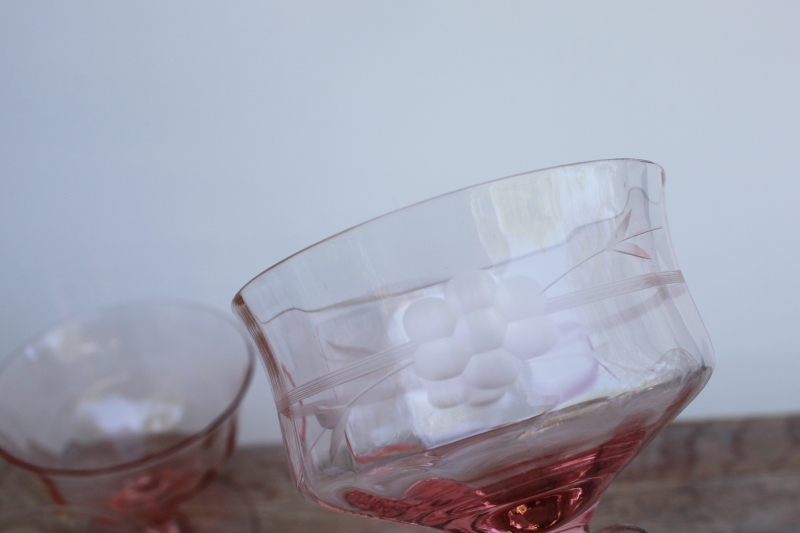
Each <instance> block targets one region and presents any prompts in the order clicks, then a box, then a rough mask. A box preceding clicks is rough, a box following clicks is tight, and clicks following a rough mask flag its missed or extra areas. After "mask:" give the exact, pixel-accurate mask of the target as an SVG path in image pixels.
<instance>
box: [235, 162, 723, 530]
mask: <svg viewBox="0 0 800 533" xmlns="http://www.w3.org/2000/svg"><path fill="white" fill-rule="evenodd" d="M663 185H664V173H663V170H662V169H661V167H659V166H657V165H655V164H653V163H650V162H647V161H640V160H607V161H595V162H588V163H581V164H575V165H569V166H564V167H558V168H551V169H547V170H541V171H537V172H530V173H526V174H520V175H517V176H512V177H509V178H505V179H500V180H496V181H491V182H488V183H484V184H482V185H477V186H474V187H470V188H467V189H463V190H459V191H456V192H453V193H450V194H446V195H443V196H439V197H437V198H433V199H431V200H428V201H425V202H421V203H419V204H415V205H412V206H410V207H406V208H404V209H400V210H398V211H395V212H393V213H390V214H388V215H385V216H383V217H379V218H377V219H374V220H372V221H370V222H367V223H364V224H361V225H359V226H356V227H354V228H352V229H349V230H347V231H344V232H342V233H339V234H338V235H334V236H333V237H330V238H329V239H327V240H324V241H322V242H320V243H318V244H315V245H314V246H311V247H309V248H307V249H305V250H303V251H301V252H299V253H297V254H295V255H293V256H291V257H289V258H288V259H285V260H284V261H282V262H280V263H278V264H277V265H275V266H273V267H271V268H270V269H268V270H267V271H265V272H264V273H262V274H261V275H259V276H258V277H256V278H255V279H253V280H252V281H250V282H249V283H248V284H247V285H246V286H245V287H244V288H243V289H242V290H241V291H240V292H239V293H238V294H237V295H236V297H235V298H234V301H233V307H234V310H235V312H236V313H237V314H238V315H239V316H240V317H241V319H242V320H243V321H244V323H245V324H246V325H247V328H248V330H249V332H250V334H251V336H252V337H253V339H254V340H255V342H256V345H257V346H258V348H259V351H260V352H261V356H262V357H263V359H264V361H265V362H266V366H267V369H268V371H269V374H270V378H271V384H272V389H273V393H274V396H275V400H276V404H277V409H278V412H279V413H280V421H281V424H282V430H283V437H284V442H285V445H286V449H287V451H288V455H289V460H290V463H291V469H292V472H293V475H294V479H295V481H296V483H297V485H298V487H299V489H300V491H301V492H302V493H303V494H304V495H305V496H306V497H307V498H309V499H310V500H311V501H313V502H316V503H318V504H320V505H322V506H324V507H327V508H330V509H335V510H339V511H344V512H346V513H353V514H358V515H363V516H371V517H375V518H382V519H387V520H394V521H399V522H405V523H411V524H417V525H421V526H427V527H433V528H439V529H444V530H448V531H458V532H462V533H468V532H469V533H478V532H492V533H499V532H521V531H538V532H548V533H551V532H583V531H588V524H589V522H590V520H591V517H592V514H593V510H594V508H595V506H596V505H597V501H598V498H599V497H600V495H601V494H602V492H603V490H604V489H605V488H606V487H607V485H608V484H609V483H610V482H611V480H612V478H613V477H614V475H615V474H616V473H617V472H618V471H619V470H620V469H621V468H622V467H624V466H625V465H626V464H627V463H628V462H629V461H630V460H631V458H633V457H634V456H635V455H636V453H637V452H638V451H639V450H641V448H642V447H643V446H644V445H645V444H647V443H648V442H649V441H650V440H651V439H652V437H653V436H654V435H655V434H656V432H658V431H659V430H660V429H661V428H663V427H664V425H666V424H667V423H668V422H669V421H670V420H672V419H673V418H674V417H675V416H676V415H677V414H678V413H679V412H680V411H681V409H683V407H684V406H685V405H686V404H687V403H689V402H690V401H691V400H692V399H693V398H694V396H695V395H696V394H697V393H698V392H699V391H700V389H701V388H702V387H703V386H704V385H705V383H706V381H707V380H708V378H709V376H710V373H711V368H712V365H713V358H714V356H713V352H712V349H711V344H710V342H709V339H708V336H707V334H706V331H705V328H704V326H703V324H702V321H701V319H700V316H699V315H698V314H697V310H696V308H695V306H694V304H693V302H692V299H691V296H690V295H689V292H688V290H687V287H686V284H685V282H684V278H683V274H682V273H681V271H680V269H679V268H678V264H677V262H676V260H675V256H674V253H673V250H672V245H671V243H670V238H669V233H668V230H667V221H666V216H665V210H664V191H663ZM608 531H639V529H637V528H633V527H630V526H628V527H625V526H618V527H617V528H614V527H612V528H611V529H609V530H608Z"/></svg>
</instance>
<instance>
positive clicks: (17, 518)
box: [0, 505, 144, 533]
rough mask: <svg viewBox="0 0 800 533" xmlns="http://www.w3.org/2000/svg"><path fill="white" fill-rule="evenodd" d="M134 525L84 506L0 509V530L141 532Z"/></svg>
mask: <svg viewBox="0 0 800 533" xmlns="http://www.w3.org/2000/svg"><path fill="white" fill-rule="evenodd" d="M143 531H144V530H143V529H142V528H140V527H139V526H138V525H136V524H133V523H132V522H129V521H127V520H125V519H124V518H122V517H120V516H117V515H113V514H111V513H108V512H104V511H100V510H98V509H92V508H87V507H78V506H62V505H51V506H43V507H35V508H31V509H14V510H6V511H3V512H0V533H142V532H143Z"/></svg>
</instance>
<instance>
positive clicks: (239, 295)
mask: <svg viewBox="0 0 800 533" xmlns="http://www.w3.org/2000/svg"><path fill="white" fill-rule="evenodd" d="M623 161H629V162H637V163H644V164H647V165H653V166H655V167H657V168H658V169H659V170H660V171H661V175H662V176H663V175H664V168H663V167H662V166H661V165H659V164H658V163H654V162H653V161H650V160H649V159H638V158H633V157H618V158H609V159H595V160H590V161H581V162H578V163H569V164H566V165H555V166H551V167H545V168H540V169H536V170H528V171H525V172H518V173H516V174H511V175H509V176H503V177H501V178H494V179H490V180H487V181H482V182H480V183H475V184H473V185H467V186H466V187H460V188H458V189H454V190H452V191H448V192H445V193H442V194H437V195H435V196H431V197H430V198H426V199H424V200H419V201H417V202H413V203H411V204H408V205H406V206H403V207H399V208H397V209H392V210H391V211H388V212H386V213H383V214H381V215H378V216H375V217H372V218H370V219H368V220H365V221H363V222H360V223H358V224H356V225H354V226H350V227H348V228H345V229H343V230H341V231H338V232H336V233H334V234H332V235H329V236H328V237H325V238H324V239H321V240H319V241H316V242H314V243H312V244H310V245H308V246H305V247H304V248H302V249H300V250H298V251H297V252H295V253H293V254H291V255H289V256H287V257H285V258H283V259H281V260H280V261H278V262H277V263H274V264H273V265H271V266H269V267H267V268H266V269H265V270H263V271H261V272H260V273H259V274H257V275H256V276H254V277H253V278H252V279H250V281H248V282H247V283H245V284H244V285H243V286H242V288H241V289H239V291H238V292H237V293H236V295H235V296H234V299H233V302H234V306H236V302H237V301H240V300H243V299H244V298H243V293H244V291H245V290H246V289H247V288H248V287H249V286H250V285H252V284H253V283H254V282H255V281H256V280H258V279H259V278H261V277H263V276H265V275H266V274H268V273H269V272H271V271H272V270H274V269H275V268H277V267H279V266H281V265H282V264H284V263H286V262H288V261H290V260H292V259H294V258H295V257H298V256H299V255H302V254H303V253H305V252H306V251H308V250H311V249H312V248H316V247H317V246H319V245H321V244H323V243H325V242H328V241H330V240H332V239H335V238H337V237H339V236H341V235H344V234H346V233H350V232H352V231H353V230H355V229H358V228H360V227H362V226H365V225H367V224H371V223H372V222H374V221H376V220H380V219H383V218H387V217H390V216H393V215H395V214H397V213H400V212H402V211H406V210H408V209H411V208H413V207H416V206H419V205H422V204H426V203H428V202H433V201H436V200H438V199H440V198H444V197H446V196H451V195H454V194H458V193H460V192H463V191H467V190H470V189H474V188H476V187H482V186H484V185H488V184H490V183H497V182H501V181H505V180H510V179H514V178H518V177H520V176H524V175H526V174H535V173H538V172H548V171H552V170H559V169H566V168H570V167H579V166H583V165H591V164H598V163H611V162H623Z"/></svg>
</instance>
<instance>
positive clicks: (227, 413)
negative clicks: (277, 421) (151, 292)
mask: <svg viewBox="0 0 800 533" xmlns="http://www.w3.org/2000/svg"><path fill="white" fill-rule="evenodd" d="M145 307H151V308H179V309H192V310H195V311H202V312H205V313H207V314H210V315H213V316H214V317H215V318H217V319H220V320H222V321H223V322H226V323H227V324H228V325H230V326H231V327H232V328H233V329H234V330H235V331H236V332H238V333H239V335H240V337H241V338H242V340H243V341H244V345H245V352H246V356H247V365H246V368H245V373H244V378H243V379H242V380H241V382H240V384H239V387H238V389H237V391H236V394H235V395H234V396H233V398H232V399H231V400H230V401H229V402H228V403H227V405H226V406H225V408H224V409H223V410H222V411H221V412H220V413H219V414H218V415H217V416H216V417H215V418H214V419H213V420H211V421H210V422H209V423H208V424H206V426H205V427H204V428H203V429H202V430H200V431H197V432H195V433H192V434H191V435H189V436H188V437H186V438H185V439H182V440H180V441H178V442H176V443H175V444H173V445H171V446H168V447H166V448H164V449H163V450H161V451H159V452H157V453H155V454H152V455H148V456H146V457H141V458H139V459H135V460H133V461H128V462H125V463H118V464H114V465H111V466H104V467H100V468H81V469H73V468H55V467H49V466H42V465H37V464H36V463H32V462H30V461H27V460H25V459H22V458H20V457H17V456H16V455H14V454H12V453H10V452H9V451H8V450H6V449H5V448H4V447H3V446H2V445H0V457H1V458H3V459H5V460H6V461H8V462H9V463H11V464H13V465H16V466H19V467H20V468H24V469H25V470H29V471H32V472H35V473H37V474H48V475H53V476H64V477H90V476H97V475H106V474H115V473H119V472H124V471H127V470H135V469H138V468H141V467H143V466H147V465H150V464H153V463H158V462H160V461H162V460H164V459H166V458H168V457H170V456H173V455H175V454H177V453H179V452H180V451H181V450H183V449H184V448H186V447H187V446H190V445H192V444H194V443H196V442H197V441H200V440H201V439H203V438H204V437H206V436H208V435H210V434H211V433H212V432H214V431H215V430H216V429H217V428H218V427H219V426H220V425H222V423H223V422H225V421H226V420H228V419H229V418H230V417H231V415H233V414H234V412H235V411H236V410H237V409H238V408H239V405H240V404H241V403H242V400H243V399H244V396H245V394H246V393H247V390H248V389H249V387H250V383H251V382H252V380H253V374H254V371H255V351H254V346H253V344H252V342H251V341H250V339H249V337H248V336H247V334H246V332H245V331H243V329H242V326H241V325H240V324H239V323H238V322H237V321H236V320H234V318H235V317H233V316H230V317H229V316H228V315H226V314H224V313H223V312H222V311H220V310H218V309H217V308H215V307H212V306H209V305H205V304H200V303H197V302H190V301H185V300H179V299H154V300H141V301H131V302H126V303H120V304H114V305H107V306H102V307H99V308H95V309H90V310H87V311H82V312H78V313H75V314H73V315H71V316H69V317H67V318H64V319H62V320H58V321H56V322H54V323H52V324H51V325H50V326H48V327H46V328H43V329H41V330H39V332H38V333H36V334H34V335H33V336H31V337H29V338H28V340H26V341H25V342H23V343H21V344H20V345H18V346H17V347H16V348H15V349H14V350H12V351H11V352H10V353H9V354H8V355H7V356H6V357H5V358H4V359H3V360H2V361H0V375H2V374H3V372H5V370H6V369H7V368H8V367H9V366H10V365H11V364H12V363H13V362H14V361H15V360H16V359H17V358H18V357H20V356H21V355H22V354H23V353H24V348H25V347H26V346H28V345H29V344H32V343H33V342H35V341H38V340H39V339H41V338H42V337H44V336H45V335H47V334H48V333H50V332H51V331H53V330H54V329H56V328H58V327H60V326H62V325H65V324H67V323H68V322H70V321H75V320H82V319H83V320H85V319H87V318H90V317H93V316H100V315H102V314H103V313H105V312H108V311H113V310H117V309H125V308H145Z"/></svg>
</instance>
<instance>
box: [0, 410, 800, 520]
mask: <svg viewBox="0 0 800 533" xmlns="http://www.w3.org/2000/svg"><path fill="white" fill-rule="evenodd" d="M42 502H47V496H46V495H45V494H44V492H43V491H42V490H41V486H40V484H39V482H38V480H37V479H36V478H35V477H34V476H31V475H30V474H29V473H27V472H24V471H21V470H19V469H17V468H14V467H12V466H10V465H8V464H5V463H1V462H0V509H3V508H7V507H23V506H24V507H28V506H35V505H37V504H38V503H42ZM231 505H234V506H235V507H236V508H237V509H236V512H235V513H234V514H237V520H238V521H239V526H238V527H231V524H230V516H228V517H227V518H226V517H225V516H224V515H226V513H227V514H229V515H230V514H231V513H232V511H231V509H232V508H231ZM184 512H185V513H186V514H188V515H192V516H195V517H196V519H197V520H200V521H203V522H205V523H206V526H207V527H205V528H201V529H203V530H208V531H214V530H219V531H220V533H238V532H239V531H242V532H246V531H249V532H253V531H256V532H262V533H273V532H274V533H278V532H280V533H295V532H296V533H316V532H320V533H321V532H325V533H340V532H341V533H413V532H414V531H417V532H423V531H426V530H425V529H424V528H418V527H414V526H404V525H400V524H392V523H388V522H382V521H378V520H371V519H366V518H359V517H354V516H349V515H345V514H341V513H336V512H333V511H328V510H325V509H322V508H319V507H316V506H314V505H311V504H310V503H307V502H305V501H304V500H303V499H302V498H301V497H300V496H299V495H298V493H297V491H296V490H295V488H294V486H293V485H292V483H291V481H290V479H289V475H288V470H287V466H286V459H285V457H284V454H283V450H282V449H281V448H280V447H277V446H270V447H266V446H265V447H244V448H240V449H239V450H237V452H236V453H235V455H234V457H233V458H232V459H231V461H230V463H229V464H228V466H227V468H226V470H225V472H224V473H223V474H222V476H220V478H219V479H218V480H217V481H215V482H214V484H213V485H212V487H209V489H207V491H206V493H204V494H201V495H200V496H198V497H197V498H195V500H193V501H190V502H188V503H187V504H185V506H184ZM226 522H227V524H228V525H227V526H225V527H223V526H222V524H225V523H226ZM620 522H622V523H632V524H636V525H638V526H641V527H643V528H645V529H647V530H648V532H649V533H701V532H702V533H723V532H724V533H800V416H788V417H776V418H753V419H740V420H718V421H708V422H691V423H677V424H673V425H671V426H669V427H667V428H666V429H665V430H664V431H663V432H662V433H661V434H660V435H659V436H658V437H656V439H655V440H654V441H653V442H652V443H651V444H650V445H649V446H648V447H647V448H646V449H645V450H644V451H643V452H642V454H641V455H639V457H637V458H636V459H635V460H634V461H633V462H632V463H631V464H630V465H629V466H628V467H627V468H626V469H625V470H624V471H623V472H622V474H621V475H620V476H619V477H618V478H617V479H616V480H615V481H614V482H613V483H612V485H611V486H610V487H609V489H608V490H607V491H606V493H605V495H604V496H603V498H602V500H601V502H600V505H599V506H598V509H597V514H596V515H595V520H594V523H593V525H594V526H595V528H597V529H599V528H601V527H604V526H607V525H610V524H613V523H620Z"/></svg>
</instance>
